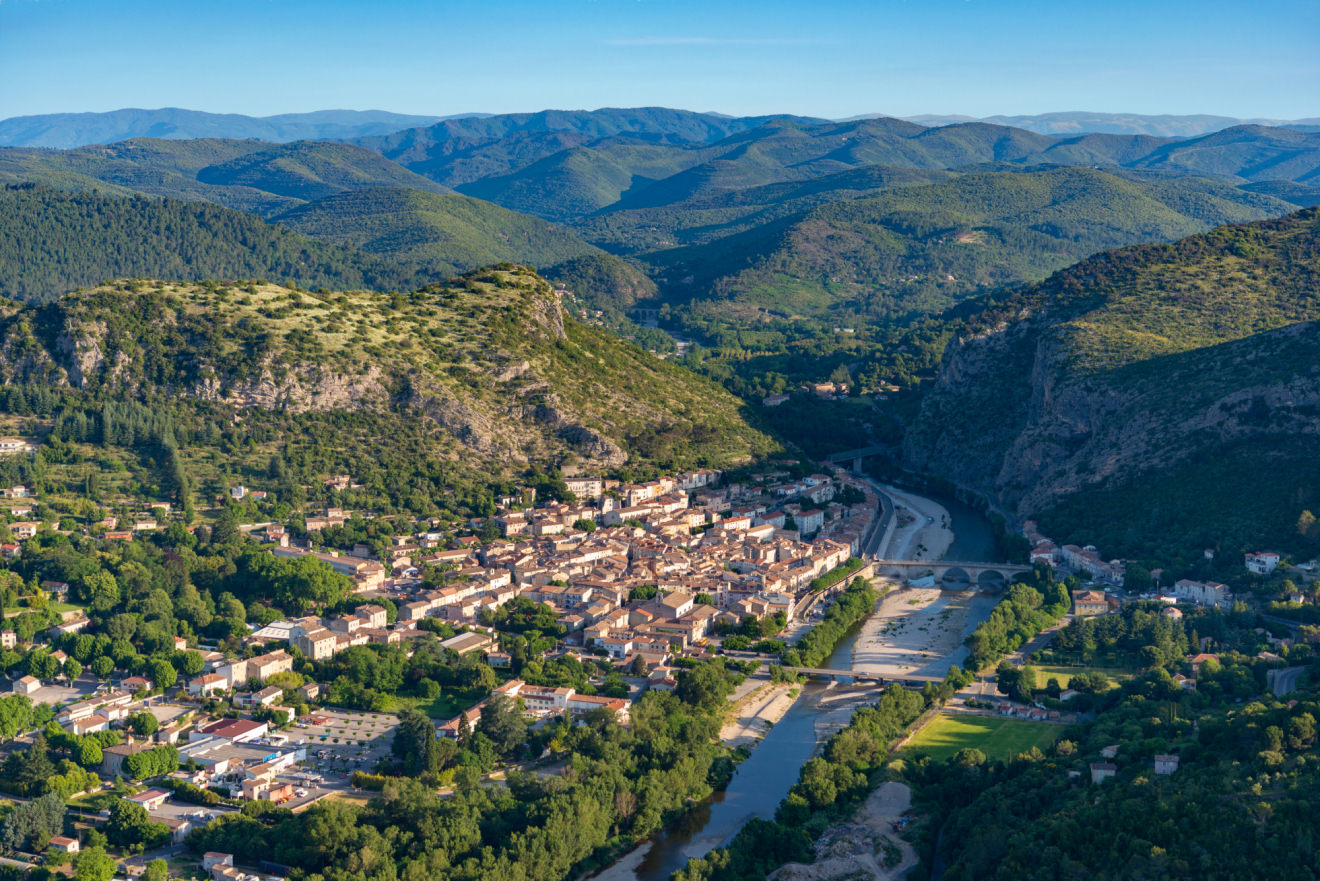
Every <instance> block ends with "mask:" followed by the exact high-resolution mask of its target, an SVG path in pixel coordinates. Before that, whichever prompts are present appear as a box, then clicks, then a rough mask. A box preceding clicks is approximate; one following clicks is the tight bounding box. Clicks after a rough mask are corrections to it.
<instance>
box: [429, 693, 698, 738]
mask: <svg viewBox="0 0 1320 881" xmlns="http://www.w3.org/2000/svg"><path fill="white" fill-rule="evenodd" d="M653 687H657V688H672V687H673V680H669V681H668V682H667V683H664V684H660V685H658V686H653ZM497 695H498V696H503V697H507V698H509V699H511V700H516V701H521V702H522V707H523V714H524V715H526V716H527V717H528V718H531V719H540V718H543V717H546V716H563V715H564V714H566V713H567V714H568V716H569V718H570V719H573V720H574V721H578V720H581V719H582V718H583V717H585V716H586V714H587V713H590V712H591V711H592V710H608V711H610V712H612V713H613V714H614V716H615V718H617V719H620V720H626V719H627V718H628V710H629V709H630V708H631V707H632V701H630V700H628V699H627V698H615V697H601V696H599V695H591V694H578V693H577V692H576V691H575V690H574V689H572V688H567V687H564V686H560V687H555V686H549V685H528V684H527V683H526V682H523V681H522V680H521V679H510V680H509V681H507V682H505V683H503V684H501V685H498V686H496V687H495V689H494V690H493V691H492V692H491V697H495V696H497ZM490 699H491V698H487V699H486V700H483V701H481V702H480V703H478V704H477V705H475V706H473V707H472V708H470V709H468V710H466V711H465V712H462V713H459V714H458V715H457V716H455V717H454V718H453V719H450V720H449V721H448V722H444V723H441V724H440V725H437V726H436V733H437V734H438V735H439V736H440V737H445V738H449V739H451V740H458V739H459V738H460V737H462V736H463V733H464V731H465V730H466V731H472V730H473V729H474V728H475V727H476V724H477V722H478V720H480V719H481V711H482V708H483V707H485V706H486V704H487V703H488V702H489V701H490Z"/></svg>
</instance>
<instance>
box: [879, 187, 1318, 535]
mask: <svg viewBox="0 0 1320 881" xmlns="http://www.w3.org/2000/svg"><path fill="white" fill-rule="evenodd" d="M978 324H979V329H978V330H977V331H976V332H974V333H969V334H967V335H965V336H964V337H963V338H960V339H957V340H955V341H954V342H952V343H950V345H949V347H948V349H947V350H946V352H945V356H944V362H943V365H942V366H941V369H940V372H939V376H938V379H937V380H936V382H935V383H934V385H933V386H932V388H931V389H930V390H929V393H928V394H927V396H926V398H925V400H924V401H923V404H922V408H921V413H920V416H919V417H918V419H917V420H916V423H915V424H914V425H913V426H911V428H910V430H909V432H908V434H907V437H906V439H905V443H904V452H905V455H906V457H907V459H908V461H909V462H910V463H911V464H913V465H914V466H916V467H919V468H923V469H927V470H932V471H936V472H939V473H941V474H944V475H945V476H947V477H949V478H951V479H953V480H955V481H957V482H959V483H961V484H963V485H964V486H968V487H972V488H975V489H978V490H981V491H983V492H986V493H988V494H990V495H991V496H993V497H995V498H997V499H999V500H1000V501H1001V502H1002V503H1003V504H1004V505H1005V506H1006V507H1008V508H1009V509H1011V510H1013V511H1014V512H1016V513H1017V514H1019V515H1021V516H1033V515H1034V516H1040V517H1041V519H1042V520H1043V522H1045V523H1046V524H1047V525H1048V526H1049V527H1051V528H1053V529H1055V530H1056V537H1058V538H1064V539H1068V540H1072V539H1077V538H1083V537H1084V538H1086V541H1087V542H1093V543H1095V544H1097V545H1100V544H1102V543H1104V546H1105V547H1106V550H1107V551H1108V552H1110V553H1114V554H1119V553H1124V552H1127V553H1140V552H1141V551H1143V550H1146V551H1150V550H1154V549H1155V548H1156V547H1159V546H1162V545H1164V544H1175V545H1176V544H1178V543H1183V544H1186V543H1195V544H1194V546H1199V545H1201V544H1203V545H1204V546H1205V547H1214V546H1215V545H1216V544H1222V545H1225V546H1227V547H1230V548H1231V549H1233V550H1240V549H1241V548H1242V547H1245V546H1249V545H1251V544H1254V543H1266V542H1269V543H1277V544H1280V545H1282V546H1284V547H1286V546H1288V545H1290V544H1293V543H1295V540H1296V538H1297V536H1296V533H1295V531H1294V530H1292V528H1291V527H1292V525H1293V524H1294V523H1295V521H1296V518H1297V516H1298V515H1299V513H1300V511H1301V510H1302V509H1303V508H1305V507H1306V506H1308V505H1314V504H1315V503H1316V501H1317V499H1318V498H1320V465H1317V460H1316V457H1315V456H1314V450H1315V448H1316V444H1317V443H1320V210H1317V209H1309V210H1306V211H1302V212H1299V213H1297V214H1293V215H1290V216H1288V217H1285V218H1281V219H1278V220H1272V221H1265V222H1261V223H1255V224H1247V225H1241V226H1229V227H1222V228H1219V229H1215V230H1213V231H1211V232H1209V233H1205V234H1203V235H1196V236H1192V237H1190V238H1187V239H1184V240H1182V241H1179V242H1175V243H1173V244H1168V245H1144V246H1139V247H1133V248H1126V249H1123V250H1119V251H1113V252H1109V253H1106V254H1101V255H1098V256H1096V257H1094V258H1092V259H1090V260H1086V261H1083V262H1082V263H1079V264H1077V265H1076V266H1073V267H1071V268H1069V269H1067V270H1064V271H1062V272H1059V273H1057V274H1056V275H1054V276H1053V277H1051V278H1050V279H1049V280H1047V281H1045V282H1043V283H1041V284H1038V285H1035V286H1032V287H1029V288H1027V289H1025V290H1023V291H1021V292H1019V293H1018V294H1016V295H1014V296H1012V297H1010V298H1008V299H1006V300H1004V301H1003V302H1001V303H1000V304H998V305H997V306H995V307H994V308H993V309H991V310H988V311H987V312H986V313H984V314H983V315H982V316H981V317H980V319H979V320H973V322H972V326H977V325H978Z"/></svg>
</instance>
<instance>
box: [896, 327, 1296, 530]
mask: <svg viewBox="0 0 1320 881" xmlns="http://www.w3.org/2000/svg"><path fill="white" fill-rule="evenodd" d="M1041 323H1042V321H1041V319H1040V318H1034V319H1031V320H1028V321H1024V322H1022V323H1020V324H1017V325H1014V326H1013V327H1011V328H1007V329H1003V330H1000V331H999V332H996V333H992V334H987V335H984V336H980V337H976V338H973V339H966V340H958V341H956V342H955V343H953V344H952V345H951V346H950V347H949V350H948V352H947V353H946V355H945V360H944V364H943V366H942V368H941V371H940V374H939V378H938V380H937V382H936V383H935V385H934V387H933V388H932V389H931V391H930V393H929V396H928V398H927V400H926V401H925V402H924V404H923V406H922V410H921V415H920V418H919V419H918V421H917V423H916V425H914V426H913V428H912V430H911V431H910V432H909V433H908V436H907V438H906V441H905V447H904V454H905V456H906V458H907V460H908V461H909V462H910V463H911V464H912V465H914V466H916V467H918V468H921V469H923V470H927V471H931V472H935V473H939V474H942V475H945V476H947V477H949V478H950V479H952V480H954V481H956V482H958V483H960V484H962V485H964V486H968V487H972V488H975V489H977V490H980V491H983V492H986V493H989V494H990V495H992V496H993V497H994V498H996V499H998V500H999V501H1000V502H1001V503H1002V504H1003V505H1004V506H1005V507H1006V508H1007V509H1009V510H1011V511H1013V512H1015V513H1016V514H1018V515H1019V516H1020V517H1024V518H1025V517H1029V516H1033V515H1034V514H1036V513H1038V512H1040V511H1043V510H1046V509H1048V508H1050V507H1052V506H1053V505H1054V504H1056V503H1058V502H1059V501H1060V500H1061V499H1063V498H1066V497H1068V496H1070V495H1072V494H1074V493H1077V492H1079V491H1083V490H1085V489H1088V488H1098V487H1107V486H1113V485H1117V484H1122V483H1126V482H1129V481H1132V480H1134V479H1139V478H1140V476H1141V475H1142V474H1143V473H1147V472H1151V471H1159V470H1162V469H1167V468H1169V467H1171V466H1174V465H1176V464H1178V463H1180V462H1183V461H1186V460H1188V459H1191V458H1195V457H1198V456H1202V455H1207V454H1209V455H1213V454H1214V451H1215V450H1216V449H1217V448H1220V447H1224V446H1227V445H1229V444H1232V443H1234V442H1237V441H1241V440H1248V439H1257V438H1262V437H1271V436H1278V437H1295V436H1298V435H1305V436H1313V437H1316V439H1317V443H1320V419H1318V418H1317V416H1318V415H1320V324H1317V323H1316V322H1304V323H1301V324H1296V325H1290V326H1287V327H1283V328H1279V329H1277V330H1273V331H1269V332H1266V333H1263V334H1259V335H1256V336H1252V337H1249V338H1247V339H1243V340H1235V341H1232V342H1228V343H1224V344H1221V345H1219V346H1214V347H1211V348H1208V349H1199V350H1196V351H1193V352H1189V353H1184V354H1180V355H1175V356H1170V357H1168V358H1165V359H1161V360H1160V361H1159V363H1157V364H1143V365H1138V366H1133V367H1127V368H1124V369H1121V370H1119V371H1115V372H1113V373H1111V374H1105V375H1085V374H1083V375H1078V374H1070V373H1069V372H1068V371H1067V368H1066V361H1067V352H1066V350H1064V349H1063V348H1062V347H1061V346H1060V340H1059V339H1058V335H1057V334H1056V333H1053V332H1051V330H1050V329H1049V328H1042V327H1041Z"/></svg>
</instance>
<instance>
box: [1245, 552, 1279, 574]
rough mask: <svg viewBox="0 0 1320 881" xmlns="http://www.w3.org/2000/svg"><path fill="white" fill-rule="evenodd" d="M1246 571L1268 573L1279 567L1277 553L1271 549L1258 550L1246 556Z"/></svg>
mask: <svg viewBox="0 0 1320 881" xmlns="http://www.w3.org/2000/svg"><path fill="white" fill-rule="evenodd" d="M1245 562H1246V566H1247V571H1248V572H1252V573H1255V574H1256V575H1269V574H1270V573H1271V572H1273V571H1274V570H1275V569H1277V568H1278V567H1279V555H1278V554H1276V553H1274V552H1273V551H1259V552H1257V553H1254V554H1247V556H1246V561H1245Z"/></svg>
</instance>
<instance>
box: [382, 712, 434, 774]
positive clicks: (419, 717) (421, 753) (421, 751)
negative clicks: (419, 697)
mask: <svg viewBox="0 0 1320 881" xmlns="http://www.w3.org/2000/svg"><path fill="white" fill-rule="evenodd" d="M390 752H391V753H392V754H393V755H394V758H395V760H396V761H397V762H398V763H399V766H400V768H401V769H402V771H403V773H404V774H407V775H409V776H411V777H416V776H417V775H419V774H424V773H427V772H434V771H438V770H440V744H439V743H438V741H437V739H436V736H435V725H434V723H432V722H431V717H430V716H428V715H426V714H425V713H423V712H422V711H421V710H418V709H415V708H413V707H409V708H407V709H404V710H400V711H399V725H398V727H397V728H395V729H394V742H393V743H392V744H391V745H390Z"/></svg>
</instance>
